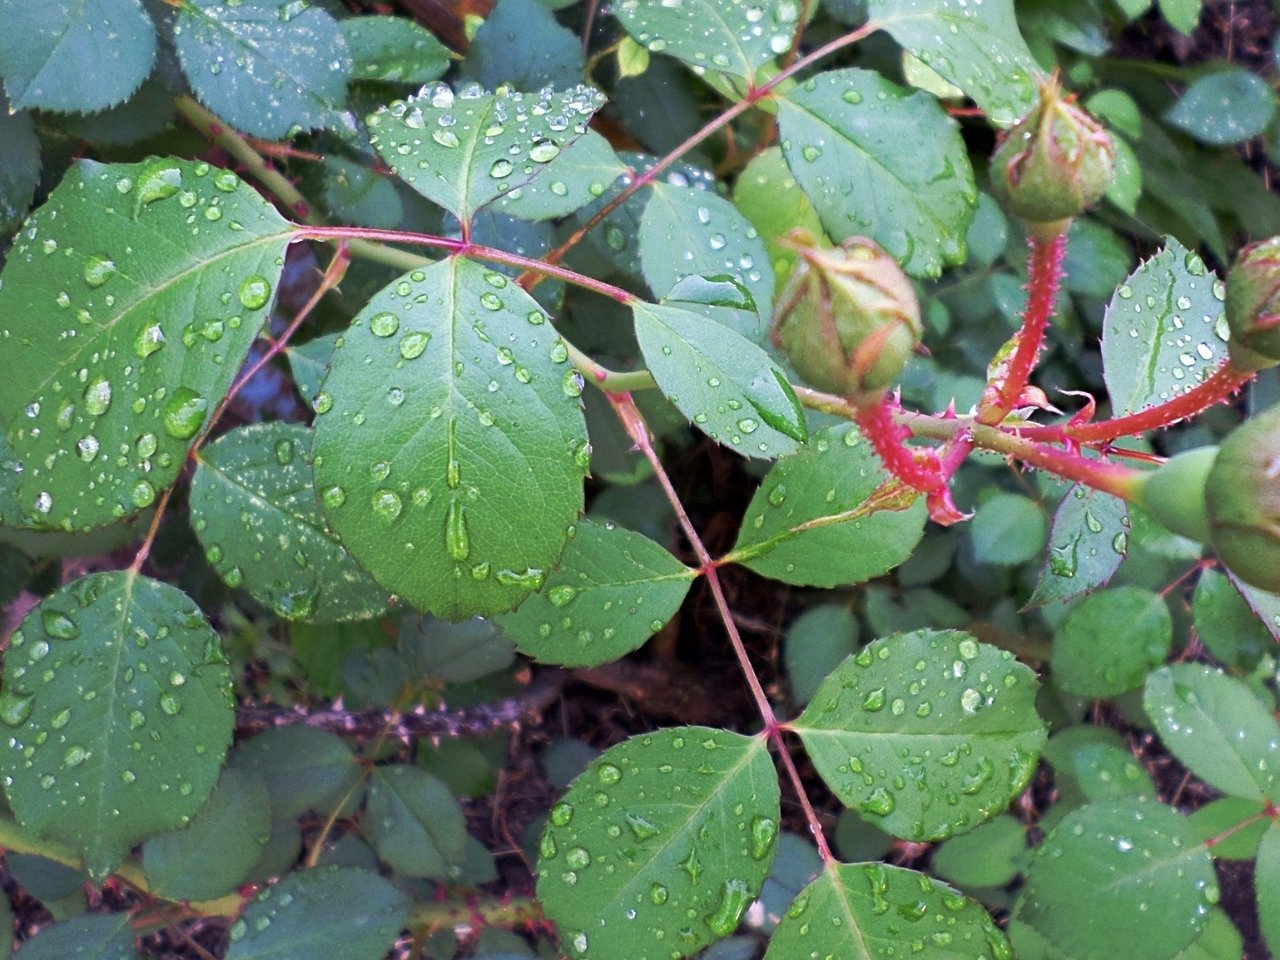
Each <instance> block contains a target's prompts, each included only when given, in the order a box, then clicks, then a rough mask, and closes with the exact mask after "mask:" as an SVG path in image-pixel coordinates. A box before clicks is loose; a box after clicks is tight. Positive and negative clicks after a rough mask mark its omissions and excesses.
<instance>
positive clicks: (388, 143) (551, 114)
mask: <svg viewBox="0 0 1280 960" xmlns="http://www.w3.org/2000/svg"><path fill="white" fill-rule="evenodd" d="M603 103H604V97H603V95H602V94H601V93H600V92H599V91H597V90H595V89H594V88H592V87H587V86H583V85H582V84H579V85H578V86H576V87H574V88H573V89H571V90H565V91H559V92H557V91H553V90H551V89H550V88H547V89H545V90H543V91H541V92H540V93H518V92H515V91H513V90H510V89H508V88H506V87H502V88H499V89H498V90H497V91H496V92H494V93H487V92H485V91H484V90H483V89H481V88H480V87H478V86H474V85H472V86H466V87H463V88H462V90H460V91H459V92H458V93H457V94H455V93H454V91H453V90H452V88H450V87H449V86H447V85H446V84H443V83H436V84H431V85H428V86H426V87H423V88H422V90H421V91H419V92H418V94H417V95H416V96H412V97H410V98H409V99H408V100H396V101H394V102H392V103H390V104H388V105H387V106H385V107H383V108H382V109H381V110H379V111H378V112H377V113H375V114H373V116H371V117H369V133H370V138H371V139H372V141H373V145H374V147H375V148H377V151H378V153H380V154H381V155H382V158H383V159H384V160H386V161H387V163H388V164H389V165H390V166H391V169H392V170H394V171H395V172H396V175H397V176H399V177H400V178H401V179H402V180H404V181H405V183H407V184H409V186H411V187H413V189H415V190H417V191H418V192H419V193H420V194H422V195H423V196H424V197H426V198H427V199H428V200H430V201H432V202H433V203H438V204H439V205H440V206H442V207H444V208H445V209H446V210H448V211H449V212H450V213H452V214H453V215H454V216H456V217H457V218H458V219H459V220H461V221H462V222H463V223H470V222H471V218H472V216H473V215H474V214H475V212H476V211H477V210H478V209H480V208H481V207H483V206H485V205H486V204H488V203H492V202H493V201H494V200H496V199H498V198H499V197H501V196H502V195H503V194H505V193H510V192H511V191H513V190H517V189H520V188H522V187H526V186H527V184H528V183H529V182H530V181H531V180H533V179H534V178H535V177H539V176H541V175H543V174H544V173H545V171H546V169H547V167H548V165H549V164H550V162H551V161H552V160H554V159H555V158H556V157H557V156H559V154H560V151H561V150H563V149H564V148H565V147H567V146H568V145H569V144H571V143H573V142H574V141H575V140H577V139H578V138H579V137H581V136H582V135H583V134H585V133H586V131H587V121H588V120H589V119H591V115H592V114H593V113H595V112H596V111H597V110H598V109H600V106H601V105H602V104H603Z"/></svg>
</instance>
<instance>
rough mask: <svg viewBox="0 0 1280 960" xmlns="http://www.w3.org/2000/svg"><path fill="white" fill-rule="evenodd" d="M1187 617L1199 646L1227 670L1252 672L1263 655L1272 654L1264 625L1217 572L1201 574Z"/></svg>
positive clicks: (1231, 584)
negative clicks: (1188, 616) (1192, 624)
mask: <svg viewBox="0 0 1280 960" xmlns="http://www.w3.org/2000/svg"><path fill="white" fill-rule="evenodd" d="M1259 592H1261V591H1259ZM1191 615H1192V618H1193V621H1194V623H1195V627H1196V636H1198V637H1199V638H1200V642H1201V643H1203V644H1204V645H1205V648H1206V649H1207V650H1208V651H1209V652H1210V653H1211V654H1213V655H1214V656H1215V657H1217V658H1218V660H1220V661H1221V662H1222V663H1223V664H1225V665H1226V666H1227V668H1228V669H1231V670H1252V669H1253V668H1254V667H1256V666H1257V665H1258V662H1259V661H1260V660H1261V659H1262V657H1263V655H1264V654H1266V653H1269V652H1274V651H1275V640H1274V638H1273V637H1272V636H1271V632H1270V631H1269V630H1268V629H1267V625H1266V623H1265V622H1264V621H1263V620H1262V618H1261V617H1260V616H1259V615H1258V614H1257V613H1255V612H1254V611H1253V609H1252V608H1251V607H1250V606H1249V604H1248V601H1247V600H1245V598H1244V597H1242V596H1241V595H1240V591H1239V590H1237V589H1236V587H1235V585H1234V584H1233V583H1232V581H1231V580H1230V578H1228V577H1226V576H1223V575H1222V574H1221V573H1219V572H1218V571H1217V570H1203V571H1201V573H1200V579H1199V580H1197V581H1196V590H1195V594H1194V595H1193V596H1192V599H1191Z"/></svg>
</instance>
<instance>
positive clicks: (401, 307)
mask: <svg viewBox="0 0 1280 960" xmlns="http://www.w3.org/2000/svg"><path fill="white" fill-rule="evenodd" d="M546 320H547V318H546V314H544V313H543V312H542V310H541V309H540V308H539V307H538V304H537V303H536V302H535V301H534V300H533V298H532V297H530V296H529V295H528V294H526V293H525V292H524V291H523V290H521V289H520V288H519V287H518V286H517V285H515V284H514V283H513V282H511V281H510V280H508V279H507V278H506V277H505V276H503V275H502V274H500V273H496V272H493V271H489V270H485V269H484V268H482V267H480V266H479V265H477V264H474V263H471V262H469V261H466V260H461V259H449V260H445V261H442V262H440V263H437V264H433V265H432V266H430V267H428V268H426V269H424V270H415V271H413V272H412V273H410V274H407V275H405V276H404V277H402V278H400V279H399V280H397V281H395V282H394V283H392V284H391V285H389V286H388V287H386V288H385V289H384V290H383V291H382V292H380V293H379V294H377V295H376V296H375V297H374V298H373V299H372V300H371V301H369V304H368V305H367V306H366V307H365V309H364V310H362V311H361V312H360V314H359V315H358V316H357V317H356V319H355V320H354V321H352V325H351V329H350V330H348V331H347V333H346V335H345V336H344V338H343V340H342V346H340V347H338V348H337V349H336V350H335V351H334V354H333V361H332V365H331V369H330V374H329V378H328V379H327V380H326V381H325V384H324V390H323V391H322V392H321V393H320V394H319V395H318V396H317V397H316V409H317V411H324V412H323V413H321V415H320V416H318V417H317V418H316V438H315V446H314V450H315V474H316V487H317V489H319V490H320V499H321V502H322V504H323V505H324V508H325V511H326V513H327V514H328V518H329V523H330V525H331V527H332V529H333V530H334V532H336V533H337V534H338V536H339V537H341V539H342V542H343V543H344V544H345V545H346V547H347V549H348V550H350V551H351V553H352V555H353V556H354V557H355V558H356V559H357V560H358V561H359V562H360V563H361V564H362V565H363V566H364V567H365V568H366V569H367V570H369V572H370V573H372V574H373V575H374V577H376V578H377V579H378V581H379V582H380V583H381V584H382V585H383V586H385V587H387V588H388V589H390V590H393V591H394V592H395V593H397V594H399V595H400V596H402V597H403V598H404V599H406V600H407V601H408V602H409V603H411V604H413V605H414V606H416V607H418V608H419V609H422V610H426V611H428V612H430V613H433V614H435V615H437V616H441V617H446V618H448V619H454V620H459V619H463V618H465V617H467V616H470V615H472V614H476V613H482V614H489V613H496V612H498V611H501V610H506V609H510V608H512V607H514V606H516V605H517V604H518V603H519V602H520V601H521V600H523V599H524V598H525V597H526V596H527V595H528V594H530V593H531V592H533V591H534V590H537V589H538V587H539V586H541V584H542V582H543V578H544V577H545V571H546V569H547V568H548V567H550V566H551V565H552V564H553V563H555V561H556V559H557V557H558V556H559V554H560V551H561V549H562V547H563V546H564V541H565V538H566V537H567V535H568V528H569V525H570V524H571V523H573V522H574V521H575V520H576V519H577V518H578V514H579V513H580V512H581V511H582V502H583V492H582V480H583V475H584V473H585V470H586V466H587V463H588V462H589V456H590V447H589V446H588V444H587V440H586V425H585V423H584V420H583V416H582V405H581V402H580V401H579V399H578V395H579V394H580V393H581V390H582V380H581V377H580V375H579V374H578V373H577V372H576V371H574V370H573V369H572V368H571V367H569V366H568V364H567V363H566V362H565V361H566V359H567V353H566V351H565V348H564V345H563V343H561V341H560V339H559V337H557V336H556V332H555V330H554V329H552V328H551V326H550V324H548V323H547V322H546Z"/></svg>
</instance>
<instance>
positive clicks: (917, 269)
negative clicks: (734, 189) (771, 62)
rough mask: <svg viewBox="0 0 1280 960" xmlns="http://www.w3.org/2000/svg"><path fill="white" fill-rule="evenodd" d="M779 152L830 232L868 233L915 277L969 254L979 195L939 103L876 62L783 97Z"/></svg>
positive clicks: (841, 235) (835, 235)
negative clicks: (883, 72)
mask: <svg viewBox="0 0 1280 960" xmlns="http://www.w3.org/2000/svg"><path fill="white" fill-rule="evenodd" d="M778 130H779V133H780V135H781V137H782V155H783V156H784V157H785V158H786V161H787V165H788V166H789V167H790V168H791V172H792V173H793V174H795V178H796V182H797V183H799V184H800V186H801V188H802V189H803V190H804V192H805V193H806V194H808V196H809V199H810V200H812V201H813V206H814V209H815V210H817V212H818V217H819V219H821V221H822V224H823V226H824V227H825V228H826V230H827V233H828V234H830V235H831V238H832V239H833V240H845V239H847V238H849V237H854V236H866V237H870V238H871V239H872V240H875V241H876V243H878V244H880V246H882V247H884V249H885V250H887V251H888V252H889V253H890V254H892V255H893V256H894V257H895V258H896V259H897V260H898V262H899V263H901V264H902V268H903V269H904V270H906V271H907V272H908V273H910V274H913V275H915V276H926V277H936V276H937V275H938V274H939V273H941V272H942V268H943V267H944V266H946V265H948V264H958V263H962V262H964V259H965V234H966V233H967V231H968V229H969V223H970V222H971V221H972V220H973V213H974V209H975V207H976V204H977V201H978V193H977V188H976V187H975V185H974V180H973V169H972V168H971V167H970V165H969V156H968V154H967V153H966V151H965V146H964V142H963V140H961V138H960V131H959V128H958V127H957V126H956V124H955V121H953V120H951V119H950V118H949V117H948V116H947V115H946V113H945V112H944V111H943V110H942V108H941V107H940V106H939V105H938V101H937V100H935V99H934V98H933V97H932V96H930V95H929V94H927V93H923V92H921V91H914V92H913V91H910V90H907V89H905V88H903V87H899V86H898V85H897V84H895V83H890V82H889V81H888V80H886V79H884V78H883V77H881V76H880V75H879V74H878V73H875V72H873V71H870V70H858V69H849V70H832V71H829V72H827V73H820V74H818V75H817V76H816V77H813V78H811V79H809V80H807V81H805V82H804V83H803V84H801V85H799V86H797V87H793V88H792V89H791V90H789V91H788V92H787V94H786V95H785V96H782V97H779V98H778Z"/></svg>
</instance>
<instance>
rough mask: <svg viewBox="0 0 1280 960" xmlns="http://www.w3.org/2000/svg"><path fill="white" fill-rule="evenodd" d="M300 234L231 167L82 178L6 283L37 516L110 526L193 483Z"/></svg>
mask: <svg viewBox="0 0 1280 960" xmlns="http://www.w3.org/2000/svg"><path fill="white" fill-rule="evenodd" d="M289 239H290V233H289V225H288V224H287V223H286V222H285V221H284V220H282V219H281V218H280V216H279V215H278V214H277V213H276V212H275V210H273V209H272V208H271V206H270V205H269V204H268V203H267V202H266V201H265V200H264V199H262V197H261V196H260V195H259V194H258V193H256V192H255V191H254V190H252V189H251V188H250V187H248V186H246V185H245V184H243V183H241V182H240V179H239V177H237V176H236V175H235V174H234V173H232V172H231V171H229V170H218V169H217V168H214V167H210V166H209V165H208V164H204V163H200V164H196V163H190V162H188V161H185V160H151V161H148V162H146V163H136V164H114V165H104V164H99V163H93V162H90V161H82V162H81V163H79V164H78V165H76V166H75V167H73V168H72V169H71V171H70V172H69V173H68V174H67V176H66V178H65V179H64V180H63V181H62V183H61V184H60V185H59V186H58V188H57V189H56V190H54V191H53V193H52V194H51V195H50V197H49V201H48V202H47V203H46V204H45V205H44V206H43V207H41V208H40V209H39V210H37V211H36V212H35V214H34V215H33V216H32V217H31V219H30V220H29V221H28V222H27V225H26V227H25V228H24V229H23V231H22V233H21V235H20V239H19V240H18V242H17V243H16V244H15V245H14V248H13V250H12V251H11V252H10V255H9V259H8V262H7V263H6V264H5V268H4V272H3V275H2V278H3V286H2V287H0V317H2V318H3V319H0V339H3V340H4V342H5V354H6V364H5V370H6V375H5V376H4V377H3V378H2V379H0V422H4V423H6V424H7V425H8V427H9V442H10V444H11V445H12V447H13V451H14V454H15V456H17V458H18V459H19V460H21V461H22V462H23V463H24V465H25V469H24V470H23V472H22V477H21V480H20V482H19V488H18V492H19V498H20V500H21V504H22V508H23V510H24V511H26V513H27V514H28V515H29V516H30V517H31V518H32V519H33V520H34V521H35V522H36V523H38V524H39V525H41V526H56V527H62V528H64V529H67V530H89V529H91V528H93V527H98V526H102V525H104V524H107V523H110V522H111V521H113V520H116V519H118V518H120V517H123V516H126V515H127V514H132V513H136V512H138V511H139V510H142V509H143V508H145V507H148V506H150V505H151V504H152V503H153V502H154V501H155V500H156V498H157V496H158V495H159V492H160V491H161V490H163V489H164V488H165V487H167V486H168V485H169V484H171V483H172V482H173V481H174V480H175V479H176V478H177V476H178V473H179V472H180V471H181V469H182V465H183V461H184V459H185V457H186V454H187V450H188V448H189V447H190V446H191V443H192V439H193V438H194V437H195V436H196V435H197V434H198V433H199V431H200V428H201V427H202V425H203V423H204V420H205V418H206V417H207V416H208V415H209V414H210V413H211V412H212V411H213V409H214V407H215V406H216V405H217V404H218V401H219V400H220V399H221V398H222V397H223V395H224V394H225V393H226V391H227V389H228V388H229V387H230V385H231V381H232V378H233V377H234V376H235V373H236V371H237V370H238V369H239V367H240V365H241V363H242V362H243V360H244V358H245V356H246V355H247V354H248V351H249V346H250V344H251V343H252V342H253V338H254V337H255V336H256V334H257V331H258V329H259V328H260V327H261V326H262V324H263V321H264V320H265V319H266V317H267V313H268V311H269V309H270V306H271V303H272V298H273V294H274V292H275V288H276V284H277V282H278V280H279V277H280V270H281V267H282V265H283V263H284V259H283V256H284V248H285V246H286V245H287V244H288V242H289Z"/></svg>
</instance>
